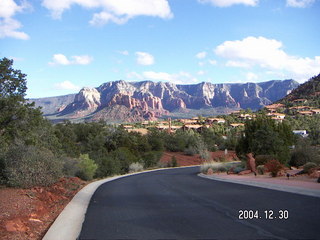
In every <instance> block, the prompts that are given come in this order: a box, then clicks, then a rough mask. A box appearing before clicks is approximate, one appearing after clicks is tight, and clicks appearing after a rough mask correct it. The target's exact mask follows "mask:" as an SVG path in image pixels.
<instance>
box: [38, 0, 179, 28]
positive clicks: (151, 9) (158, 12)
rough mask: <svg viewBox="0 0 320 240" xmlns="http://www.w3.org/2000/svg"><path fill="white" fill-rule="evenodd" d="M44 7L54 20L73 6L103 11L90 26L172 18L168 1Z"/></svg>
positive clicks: (53, 0) (71, 1)
mask: <svg viewBox="0 0 320 240" xmlns="http://www.w3.org/2000/svg"><path fill="white" fill-rule="evenodd" d="M42 5H43V6H44V7H46V8H47V9H49V10H50V11H51V13H52V17H53V18H61V15H62V14H63V12H64V11H65V10H68V9H70V8H71V7H72V6H73V5H79V6H81V7H84V8H87V9H94V8H98V9H102V10H101V11H100V12H99V13H95V14H94V15H93V18H92V20H91V21H90V24H92V25H102V24H106V23H108V22H110V21H111V22H114V23H117V24H123V23H125V22H127V21H128V20H129V19H131V18H134V17H136V16H152V17H160V18H164V19H168V18H171V17H172V16H173V14H172V13H171V10H170V6H169V3H168V0H43V1H42Z"/></svg>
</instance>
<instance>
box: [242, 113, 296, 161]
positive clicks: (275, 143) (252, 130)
mask: <svg viewBox="0 0 320 240" xmlns="http://www.w3.org/2000/svg"><path fill="white" fill-rule="evenodd" d="M293 140H294V136H293V133H292V130H291V128H290V126H289V125H288V124H286V123H276V122H275V121H274V120H273V119H271V118H269V117H267V116H265V115H261V116H258V117H257V119H253V120H250V121H247V122H246V123H245V130H244V133H243V136H242V137H241V139H240V141H239V143H238V145H237V147H236V151H237V154H238V156H241V155H244V154H245V153H249V152H253V153H254V154H255V155H274V156H276V157H277V158H278V160H279V161H280V162H282V163H285V162H286V161H288V160H289V156H290V150H289V146H290V145H292V144H293Z"/></svg>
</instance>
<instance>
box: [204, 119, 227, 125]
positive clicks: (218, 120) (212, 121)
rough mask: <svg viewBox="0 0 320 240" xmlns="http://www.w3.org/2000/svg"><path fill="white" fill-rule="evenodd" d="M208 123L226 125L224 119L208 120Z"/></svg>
mask: <svg viewBox="0 0 320 240" xmlns="http://www.w3.org/2000/svg"><path fill="white" fill-rule="evenodd" d="M206 122H207V123H209V124H211V123H225V122H226V120H224V119H223V118H207V120H206Z"/></svg>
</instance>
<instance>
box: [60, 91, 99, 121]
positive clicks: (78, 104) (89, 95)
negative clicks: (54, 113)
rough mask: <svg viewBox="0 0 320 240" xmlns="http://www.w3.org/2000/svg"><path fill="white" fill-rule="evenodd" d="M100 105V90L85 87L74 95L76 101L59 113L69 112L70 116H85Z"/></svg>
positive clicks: (61, 114) (65, 113)
mask: <svg viewBox="0 0 320 240" xmlns="http://www.w3.org/2000/svg"><path fill="white" fill-rule="evenodd" d="M100 105H101V102H100V93H99V92H98V90H97V89H95V88H88V87H85V88H82V89H81V90H80V92H79V93H78V94H77V95H76V96H75V97H74V101H73V102H72V103H70V104H69V105H68V106H66V107H65V108H64V109H63V110H62V111H61V112H59V113H58V115H59V116H63V115H67V114H69V115H70V117H84V116H86V115H88V114H90V113H93V112H95V111H96V110H97V108H98V107H99V106H100Z"/></svg>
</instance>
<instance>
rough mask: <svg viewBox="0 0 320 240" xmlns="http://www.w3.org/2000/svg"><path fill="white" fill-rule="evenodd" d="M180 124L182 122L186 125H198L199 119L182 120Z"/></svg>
mask: <svg viewBox="0 0 320 240" xmlns="http://www.w3.org/2000/svg"><path fill="white" fill-rule="evenodd" d="M179 122H182V123H184V124H197V123H198V120H197V119H180V120H179Z"/></svg>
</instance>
